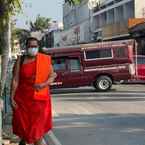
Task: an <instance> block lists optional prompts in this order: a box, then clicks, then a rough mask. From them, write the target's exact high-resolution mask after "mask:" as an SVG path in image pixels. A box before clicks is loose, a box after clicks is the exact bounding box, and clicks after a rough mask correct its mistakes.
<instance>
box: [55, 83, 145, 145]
mask: <svg viewBox="0 0 145 145" xmlns="http://www.w3.org/2000/svg"><path fill="white" fill-rule="evenodd" d="M53 108H54V109H53V116H54V133H55V135H56V137H57V138H58V139H59V141H60V143H61V144H62V145H145V85H129V86H128V85H121V86H114V87H113V89H112V90H111V91H109V92H106V93H100V92H95V91H94V89H92V88H87V87H85V88H79V89H61V90H55V91H53Z"/></svg>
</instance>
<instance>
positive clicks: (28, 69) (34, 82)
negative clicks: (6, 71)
mask: <svg viewBox="0 0 145 145" xmlns="http://www.w3.org/2000/svg"><path fill="white" fill-rule="evenodd" d="M38 49H39V42H38V40H37V39H36V38H34V37H30V38H28V39H27V41H26V54H25V55H23V56H21V57H18V59H17V61H16V63H15V65H14V70H13V78H12V83H11V104H12V108H13V119H12V126H13V133H14V134H16V135H17V136H19V137H20V139H21V141H20V143H19V144H20V145H24V144H26V143H29V144H32V143H33V144H34V145H43V144H44V143H43V141H42V139H43V136H44V134H45V133H47V132H48V131H50V130H51V129H52V112H51V94H50V91H49V85H50V84H51V83H52V82H53V81H54V79H55V77H56V73H55V72H54V70H53V67H52V64H51V57H50V56H49V55H45V54H42V53H39V52H38Z"/></svg>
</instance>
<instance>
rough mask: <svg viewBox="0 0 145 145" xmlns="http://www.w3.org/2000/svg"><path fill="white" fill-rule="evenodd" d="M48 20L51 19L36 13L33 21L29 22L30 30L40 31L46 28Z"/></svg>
mask: <svg viewBox="0 0 145 145" xmlns="http://www.w3.org/2000/svg"><path fill="white" fill-rule="evenodd" d="M50 20H51V19H50V18H45V17H41V16H40V15H38V16H37V18H36V20H35V22H30V30H31V31H39V30H40V31H42V30H44V29H48V28H49V22H50Z"/></svg>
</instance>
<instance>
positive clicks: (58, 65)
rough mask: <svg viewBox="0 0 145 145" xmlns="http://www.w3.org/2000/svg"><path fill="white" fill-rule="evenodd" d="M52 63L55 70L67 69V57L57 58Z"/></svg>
mask: <svg viewBox="0 0 145 145" xmlns="http://www.w3.org/2000/svg"><path fill="white" fill-rule="evenodd" d="M52 63H53V67H54V70H55V71H57V70H65V69H66V64H65V58H55V59H53V62H52Z"/></svg>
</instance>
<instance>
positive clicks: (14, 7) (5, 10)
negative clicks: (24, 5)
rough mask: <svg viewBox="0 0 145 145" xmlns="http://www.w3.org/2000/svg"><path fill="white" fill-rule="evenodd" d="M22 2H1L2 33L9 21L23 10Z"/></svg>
mask: <svg viewBox="0 0 145 145" xmlns="http://www.w3.org/2000/svg"><path fill="white" fill-rule="evenodd" d="M21 2H22V1H21V0H0V31H1V30H3V28H4V27H5V25H6V24H7V22H8V19H9V18H10V17H11V16H12V15H15V14H16V13H17V12H19V11H20V10H21Z"/></svg>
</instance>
